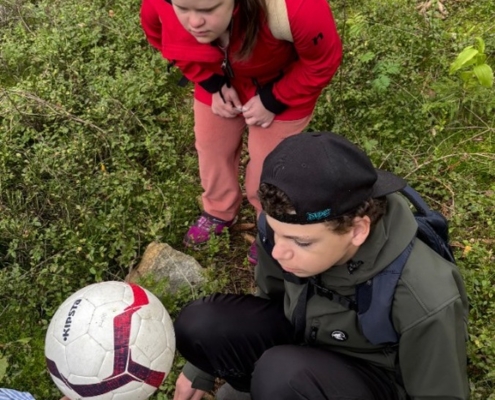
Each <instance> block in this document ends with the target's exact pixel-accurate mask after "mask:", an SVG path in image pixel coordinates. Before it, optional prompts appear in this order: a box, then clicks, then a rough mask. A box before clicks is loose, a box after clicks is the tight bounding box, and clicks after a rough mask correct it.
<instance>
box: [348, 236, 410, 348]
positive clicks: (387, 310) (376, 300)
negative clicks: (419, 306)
mask: <svg viewBox="0 0 495 400" xmlns="http://www.w3.org/2000/svg"><path fill="white" fill-rule="evenodd" d="M413 242H414V239H413V241H411V243H409V245H408V246H407V247H406V248H405V249H404V250H403V251H402V253H400V254H399V256H398V257H397V258H396V259H395V260H394V261H392V263H391V264H390V265H389V266H388V267H387V268H385V269H384V270H383V271H382V272H380V273H379V274H378V275H376V276H374V277H373V278H372V279H370V280H369V281H367V282H364V283H362V284H360V285H358V286H357V288H356V300H357V304H358V320H359V325H360V327H361V330H362V332H363V334H364V336H366V338H367V339H368V340H369V341H370V343H372V344H376V345H378V344H385V343H397V342H398V340H399V335H398V334H397V332H396V330H395V328H394V325H393V323H392V303H393V301H394V294H395V289H396V286H397V283H398V282H399V278H400V276H401V274H402V270H403V269H404V266H405V265H406V262H407V259H408V258H409V255H410V254H411V250H412V248H413Z"/></svg>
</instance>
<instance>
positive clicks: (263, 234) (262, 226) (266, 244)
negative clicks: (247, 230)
mask: <svg viewBox="0 0 495 400" xmlns="http://www.w3.org/2000/svg"><path fill="white" fill-rule="evenodd" d="M258 234H259V236H260V241H261V244H262V245H263V248H264V249H265V251H266V253H267V254H268V255H269V256H270V257H271V256H272V250H273V246H274V243H273V230H272V228H270V225H268V223H267V222H266V214H265V213H264V212H261V214H260V216H259V217H258Z"/></svg>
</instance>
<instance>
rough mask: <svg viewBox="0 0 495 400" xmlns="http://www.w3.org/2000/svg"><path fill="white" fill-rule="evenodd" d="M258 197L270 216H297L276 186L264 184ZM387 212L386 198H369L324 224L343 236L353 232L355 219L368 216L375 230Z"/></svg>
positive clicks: (288, 200)
mask: <svg viewBox="0 0 495 400" xmlns="http://www.w3.org/2000/svg"><path fill="white" fill-rule="evenodd" d="M258 197H259V199H260V202H261V206H262V207H263V210H264V211H265V212H266V213H267V214H268V215H281V214H295V212H296V210H295V209H294V206H293V205H292V203H291V201H290V199H289V197H288V196H287V195H286V194H285V192H283V191H282V190H280V189H279V188H277V187H276V186H274V185H271V184H268V183H262V184H261V185H260V188H259V190H258ZM386 211H387V198H386V197H379V198H376V199H373V198H369V199H368V200H366V201H364V202H363V203H361V205H360V206H359V207H357V208H356V209H354V210H353V211H351V212H349V213H347V214H344V215H342V216H340V217H337V218H335V219H332V220H331V221H324V222H323V223H324V224H325V226H327V227H328V228H329V229H330V230H331V231H333V232H335V233H337V234H340V235H343V234H345V233H347V232H349V231H350V230H351V228H352V226H353V222H354V218H356V217H364V216H365V215H366V216H368V217H369V218H370V221H371V228H373V227H374V226H375V225H376V224H377V223H378V221H380V219H381V218H382V217H383V215H385V212H386Z"/></svg>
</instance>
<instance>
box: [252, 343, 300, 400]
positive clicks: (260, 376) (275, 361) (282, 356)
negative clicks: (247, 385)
mask: <svg viewBox="0 0 495 400" xmlns="http://www.w3.org/2000/svg"><path fill="white" fill-rule="evenodd" d="M297 353H298V351H297V346H293V345H283V346H275V347H272V348H271V349H268V350H267V351H265V352H264V353H263V355H262V356H261V357H260V359H259V360H258V362H257V363H256V367H255V369H254V372H253V378H252V381H251V393H252V394H253V398H254V399H264V398H269V397H271V396H273V395H275V397H272V398H284V397H283V396H289V393H290V392H291V391H292V390H293V389H292V387H293V382H294V380H297V379H298V378H300V376H301V375H300V373H301V370H302V369H303V368H304V367H302V366H301V365H300V363H299V362H298V354H297ZM280 396H282V397H280Z"/></svg>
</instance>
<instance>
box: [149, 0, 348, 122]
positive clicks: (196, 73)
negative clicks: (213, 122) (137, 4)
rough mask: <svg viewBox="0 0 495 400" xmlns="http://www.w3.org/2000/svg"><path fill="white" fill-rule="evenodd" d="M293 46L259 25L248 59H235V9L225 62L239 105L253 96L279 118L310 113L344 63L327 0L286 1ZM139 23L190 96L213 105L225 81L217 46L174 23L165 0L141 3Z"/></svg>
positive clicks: (237, 39) (237, 42) (238, 40)
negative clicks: (185, 81) (173, 67)
mask: <svg viewBox="0 0 495 400" xmlns="http://www.w3.org/2000/svg"><path fill="white" fill-rule="evenodd" d="M286 4H287V13H288V17H289V22H290V28H291V32H292V37H293V39H294V43H291V42H287V41H284V40H279V39H275V38H274V37H273V35H272V33H271V31H270V29H269V27H268V24H267V23H266V22H260V23H262V26H261V29H260V32H259V34H258V38H257V41H256V45H255V47H254V50H253V52H252V54H251V56H250V57H249V59H247V60H244V61H238V60H235V59H234V57H232V55H231V54H234V52H235V51H236V50H237V49H239V48H240V46H241V40H242V36H243V35H242V32H239V29H238V24H236V21H237V20H238V12H239V7H236V9H235V11H234V14H233V16H232V18H233V21H232V25H231V26H232V33H231V37H230V45H229V50H228V58H229V61H230V64H231V66H232V69H233V75H234V78H233V79H231V80H230V82H231V84H232V86H233V87H234V88H235V89H236V91H237V94H238V96H239V100H240V101H241V103H243V104H245V103H246V102H247V101H248V100H249V99H250V98H252V97H253V96H255V95H256V94H259V95H260V99H261V102H262V103H263V105H264V106H265V108H266V109H268V110H270V111H272V112H274V113H275V114H277V115H276V117H275V119H277V120H285V121H290V120H296V119H300V118H303V117H306V116H307V115H309V114H311V113H312V112H313V109H314V107H315V104H316V100H317V99H318V96H319V95H320V93H321V91H322V90H323V88H324V87H325V86H326V85H327V84H328V83H329V82H330V80H331V79H332V77H333V75H334V74H335V71H336V70H337V68H338V66H339V65H340V61H341V59H342V44H341V41H340V37H339V35H338V33H337V29H336V27H335V21H334V19H333V16H332V12H331V10H330V8H329V6H328V3H327V1H326V0H286ZM141 24H142V27H143V29H144V32H145V34H146V37H147V39H148V41H149V42H150V43H151V45H152V46H154V47H155V48H157V49H158V50H160V51H161V53H162V55H163V57H164V58H166V59H167V60H169V61H170V62H172V63H174V64H175V65H176V66H177V67H179V68H180V69H181V71H182V73H183V74H184V76H185V77H186V78H188V79H189V80H190V81H192V82H194V83H195V91H194V97H195V98H196V99H197V100H199V101H201V102H202V103H205V104H208V105H211V95H212V93H215V92H217V91H218V90H219V89H220V88H221V87H222V85H223V84H224V83H225V76H224V72H223V71H222V67H221V66H222V62H223V61H224V57H225V53H224V51H223V50H221V49H220V48H219V47H218V46H214V45H212V44H202V43H199V42H198V41H197V40H196V39H195V38H194V37H193V36H192V35H191V34H190V33H189V32H187V31H186V30H185V29H184V28H183V27H182V25H181V24H180V22H179V20H178V19H177V17H176V15H175V12H174V10H173V8H172V5H171V4H170V3H169V2H167V1H165V0H143V2H142V6H141Z"/></svg>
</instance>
